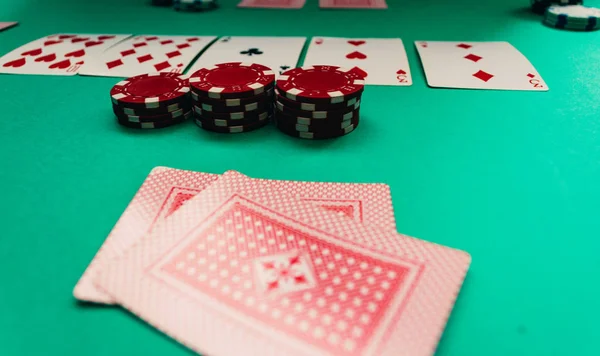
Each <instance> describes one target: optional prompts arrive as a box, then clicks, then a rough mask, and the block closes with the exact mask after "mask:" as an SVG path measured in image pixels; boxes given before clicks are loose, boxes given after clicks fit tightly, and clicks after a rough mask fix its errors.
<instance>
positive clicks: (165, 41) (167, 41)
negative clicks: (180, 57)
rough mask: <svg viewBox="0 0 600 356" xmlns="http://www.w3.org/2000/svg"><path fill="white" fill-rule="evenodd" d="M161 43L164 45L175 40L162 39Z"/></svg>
mask: <svg viewBox="0 0 600 356" xmlns="http://www.w3.org/2000/svg"><path fill="white" fill-rule="evenodd" d="M159 43H160V44H161V45H163V46H164V45H168V44H171V43H173V40H164V41H160V42H159Z"/></svg>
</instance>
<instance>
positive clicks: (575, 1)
mask: <svg viewBox="0 0 600 356" xmlns="http://www.w3.org/2000/svg"><path fill="white" fill-rule="evenodd" d="M582 4H583V0H531V11H533V12H535V13H536V14H539V15H543V14H544V13H545V12H546V9H547V8H548V7H550V6H552V5H561V6H566V5H582Z"/></svg>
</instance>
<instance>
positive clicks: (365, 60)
mask: <svg viewBox="0 0 600 356" xmlns="http://www.w3.org/2000/svg"><path fill="white" fill-rule="evenodd" d="M317 64H329V65H337V66H341V67H344V68H348V69H353V70H354V71H356V72H359V73H361V74H362V75H363V76H364V77H365V82H366V84H368V85H403V86H408V85H412V77H411V74H410V67H409V65H408V57H407V56H406V50H405V48H404V44H403V43H402V40H401V39H399V38H339V37H314V38H313V39H312V41H311V43H310V47H309V48H308V51H307V53H306V58H305V59H304V65H305V66H310V65H317Z"/></svg>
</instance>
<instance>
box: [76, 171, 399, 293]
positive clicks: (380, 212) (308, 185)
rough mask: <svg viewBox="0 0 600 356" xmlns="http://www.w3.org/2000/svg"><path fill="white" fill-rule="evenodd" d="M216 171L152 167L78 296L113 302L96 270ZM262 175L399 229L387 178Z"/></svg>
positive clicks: (363, 219) (323, 203) (280, 186)
mask: <svg viewBox="0 0 600 356" xmlns="http://www.w3.org/2000/svg"><path fill="white" fill-rule="evenodd" d="M218 177H219V175H216V174H209V173H201V172H192V171H184V170H179V169H173V168H166V167H157V168H155V169H153V170H152V172H151V173H150V174H149V175H148V177H147V178H146V180H145V181H144V183H143V184H142V186H141V188H140V189H139V191H138V192H137V194H136V195H135V197H134V198H133V200H132V201H131V203H130V204H129V206H128V207H127V209H125V211H124V212H123V215H122V216H121V218H120V219H119V221H118V222H117V224H116V225H115V227H114V228H113V230H112V231H111V232H110V234H109V235H108V237H107V238H106V241H105V242H104V244H103V245H102V247H101V248H100V250H99V251H98V253H97V254H96V256H95V257H94V259H93V260H92V262H91V263H90V265H89V266H88V267H87V269H86V271H85V272H84V274H83V275H82V277H81V278H80V280H79V282H78V283H77V285H76V286H75V290H74V292H73V294H74V295H75V297H76V298H77V299H79V300H82V301H89V302H95V303H104V304H111V303H113V302H114V301H113V299H112V298H111V297H110V296H109V295H107V294H106V293H104V292H102V291H101V290H98V289H97V288H96V287H95V286H94V284H93V283H92V281H93V278H94V277H95V275H96V274H97V273H98V271H100V270H102V268H103V267H104V266H106V265H107V264H108V263H109V261H111V260H113V259H115V258H117V257H119V256H121V255H122V254H123V253H124V252H125V251H126V250H127V249H129V248H130V247H131V246H132V245H134V244H135V243H136V242H138V241H139V240H140V238H141V237H142V236H143V235H144V234H146V233H147V232H148V231H152V229H153V228H154V225H155V224H157V223H158V222H160V221H162V220H164V219H165V218H166V217H168V216H170V215H171V214H172V213H173V212H175V211H176V210H177V209H178V208H179V207H181V206H182V205H183V203H185V202H186V201H188V200H189V199H191V198H193V197H194V196H195V195H196V194H198V193H199V192H201V191H202V190H204V189H205V188H206V187H207V186H208V185H209V184H211V183H212V182H214V181H216V180H217V179H218ZM261 181H263V182H265V184H267V185H269V186H271V187H272V188H273V189H277V190H279V191H282V192H284V193H286V194H289V195H291V196H295V197H298V198H300V199H303V200H305V201H310V202H312V203H314V204H316V205H318V206H320V207H322V208H325V209H328V210H330V211H335V212H337V213H339V214H341V215H344V216H348V217H350V218H352V219H354V220H355V221H357V222H360V223H366V224H372V225H376V226H379V227H381V228H383V229H387V230H389V231H396V221H395V219H394V209H393V207H392V199H391V194H390V188H389V186H387V185H386V184H352V183H321V182H294V181H277V180H261Z"/></svg>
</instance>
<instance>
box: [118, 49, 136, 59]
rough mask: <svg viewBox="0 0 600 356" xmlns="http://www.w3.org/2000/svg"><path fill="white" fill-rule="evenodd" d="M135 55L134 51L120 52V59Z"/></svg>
mask: <svg viewBox="0 0 600 356" xmlns="http://www.w3.org/2000/svg"><path fill="white" fill-rule="evenodd" d="M134 53H135V49H128V50H126V51H123V52H121V56H122V57H127V56H129V55H132V54H134Z"/></svg>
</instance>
